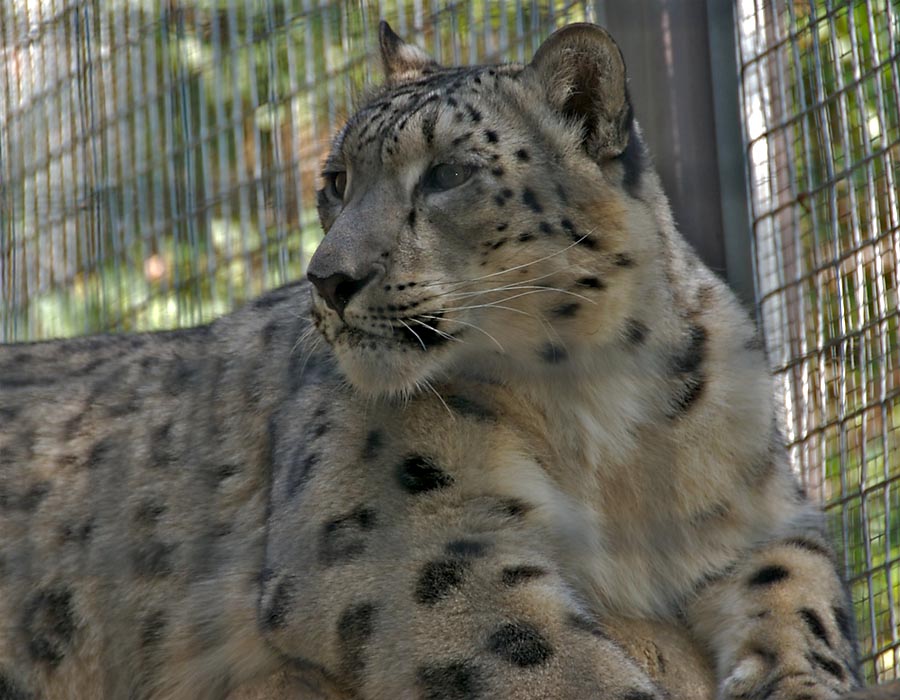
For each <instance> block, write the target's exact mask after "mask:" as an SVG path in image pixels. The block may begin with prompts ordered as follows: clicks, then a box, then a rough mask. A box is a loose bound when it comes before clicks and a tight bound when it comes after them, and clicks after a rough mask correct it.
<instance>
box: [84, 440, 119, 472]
mask: <svg viewBox="0 0 900 700" xmlns="http://www.w3.org/2000/svg"><path fill="white" fill-rule="evenodd" d="M113 451H114V448H113V441H112V438H103V439H102V440H98V441H97V442H96V443H94V445H93V447H91V451H90V452H89V453H88V457H87V462H86V466H87V468H88V469H96V468H97V467H99V466H100V465H101V464H103V462H105V461H106V460H107V459H108V458H109V457H110V455H111V454H112V453H113Z"/></svg>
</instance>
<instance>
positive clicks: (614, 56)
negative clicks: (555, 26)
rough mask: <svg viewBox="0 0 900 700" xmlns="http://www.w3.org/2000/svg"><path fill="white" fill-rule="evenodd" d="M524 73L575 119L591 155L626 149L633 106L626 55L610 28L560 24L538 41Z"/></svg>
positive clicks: (601, 156) (610, 155) (615, 153)
mask: <svg viewBox="0 0 900 700" xmlns="http://www.w3.org/2000/svg"><path fill="white" fill-rule="evenodd" d="M526 73H528V74H530V75H531V76H533V77H534V78H535V79H536V80H537V82H538V84H539V85H540V87H541V89H542V91H543V93H544V94H545V96H546V99H547V101H548V103H549V104H550V105H551V106H552V107H553V108H554V109H556V110H557V111H558V112H560V113H561V114H562V115H563V116H565V117H566V118H567V119H569V120H571V121H573V122H577V123H579V124H580V126H581V129H582V142H583V147H584V148H585V150H587V151H588V153H589V154H590V155H591V156H592V157H593V158H595V159H597V160H604V159H608V158H615V157H616V156H619V155H621V154H622V153H623V152H624V151H625V149H626V147H627V146H628V141H629V132H630V129H631V122H632V111H631V104H630V101H629V99H628V89H627V84H626V78H625V60H624V59H623V58H622V52H621V51H620V50H619V47H618V45H616V42H615V41H614V40H613V38H612V37H611V36H610V35H609V32H607V31H606V30H605V29H602V28H601V27H598V26H595V25H593V24H570V25H568V26H567V27H563V28H562V29H560V30H558V31H556V32H554V33H553V34H552V35H551V36H550V38H548V39H547V40H546V41H545V42H544V43H543V44H541V46H540V48H538V50H537V53H536V54H535V55H534V59H533V60H532V61H531V64H530V65H529V66H528V68H527V71H526Z"/></svg>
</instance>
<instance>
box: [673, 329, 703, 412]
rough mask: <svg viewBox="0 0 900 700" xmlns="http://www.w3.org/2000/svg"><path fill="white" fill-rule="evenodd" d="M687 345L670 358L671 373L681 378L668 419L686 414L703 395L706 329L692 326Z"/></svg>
mask: <svg viewBox="0 0 900 700" xmlns="http://www.w3.org/2000/svg"><path fill="white" fill-rule="evenodd" d="M688 336H689V337H688V344H687V347H685V349H684V350H682V351H681V353H679V354H678V355H676V356H675V357H673V358H672V371H673V373H674V374H675V375H676V376H677V377H680V378H681V382H682V383H681V386H680V387H679V388H678V389H677V390H676V392H675V394H674V396H673V398H672V410H671V411H670V413H669V418H672V419H674V418H677V417H678V416H680V415H683V414H684V413H686V412H687V411H688V410H689V409H690V407H691V406H692V405H693V404H694V403H696V401H697V399H699V398H700V396H701V395H702V394H703V390H704V388H705V386H706V377H705V375H704V374H703V371H702V364H703V361H704V359H705V356H706V338H707V334H706V329H705V328H703V326H698V325H692V326H691V327H690V328H689V329H688Z"/></svg>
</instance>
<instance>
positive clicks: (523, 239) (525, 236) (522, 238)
mask: <svg viewBox="0 0 900 700" xmlns="http://www.w3.org/2000/svg"><path fill="white" fill-rule="evenodd" d="M517 238H518V240H519V242H520V243H527V242H528V241H530V240H533V239H534V234H533V233H529V232H528V231H523V232H522V233H520V234H519V235H518V236H517Z"/></svg>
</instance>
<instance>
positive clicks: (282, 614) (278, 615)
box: [260, 579, 294, 630]
mask: <svg viewBox="0 0 900 700" xmlns="http://www.w3.org/2000/svg"><path fill="white" fill-rule="evenodd" d="M293 596H294V593H293V589H292V586H291V584H290V582H289V580H288V579H282V580H281V581H279V582H278V584H277V585H276V586H275V591H274V592H273V593H272V598H271V600H269V605H268V607H267V608H266V610H265V611H264V612H263V615H262V620H260V622H261V624H262V627H263V629H265V630H275V629H278V628H279V627H283V626H284V624H285V623H286V622H287V616H288V614H290V611H291V605H292V604H293Z"/></svg>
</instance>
